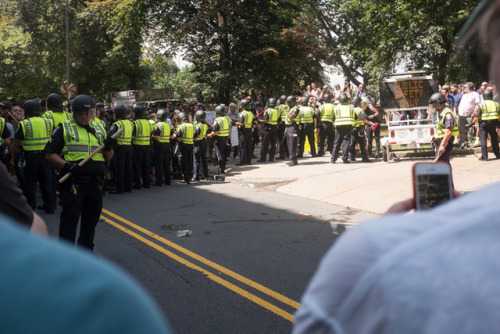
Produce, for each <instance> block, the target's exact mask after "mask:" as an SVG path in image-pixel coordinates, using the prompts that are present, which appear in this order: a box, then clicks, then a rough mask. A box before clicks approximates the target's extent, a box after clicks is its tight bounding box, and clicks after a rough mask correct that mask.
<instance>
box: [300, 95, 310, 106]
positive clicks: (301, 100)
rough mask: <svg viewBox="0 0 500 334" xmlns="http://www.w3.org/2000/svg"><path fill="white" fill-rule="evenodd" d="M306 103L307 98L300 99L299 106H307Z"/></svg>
mask: <svg viewBox="0 0 500 334" xmlns="http://www.w3.org/2000/svg"><path fill="white" fill-rule="evenodd" d="M308 103H309V97H307V96H305V97H303V98H302V99H300V105H302V106H307V104H308Z"/></svg>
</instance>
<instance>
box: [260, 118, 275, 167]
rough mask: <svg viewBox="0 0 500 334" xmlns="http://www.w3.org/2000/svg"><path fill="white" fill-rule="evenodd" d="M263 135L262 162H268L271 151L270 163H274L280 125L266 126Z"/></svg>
mask: <svg viewBox="0 0 500 334" xmlns="http://www.w3.org/2000/svg"><path fill="white" fill-rule="evenodd" d="M265 127H266V129H265V131H264V134H263V135H262V148H261V149H260V160H261V161H266V158H267V152H268V151H269V161H274V156H275V154H276V141H277V139H278V125H271V124H266V125H265Z"/></svg>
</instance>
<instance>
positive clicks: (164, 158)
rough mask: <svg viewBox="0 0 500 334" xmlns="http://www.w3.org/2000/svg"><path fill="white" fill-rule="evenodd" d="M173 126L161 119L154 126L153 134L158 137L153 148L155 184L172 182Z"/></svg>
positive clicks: (160, 184)
mask: <svg viewBox="0 0 500 334" xmlns="http://www.w3.org/2000/svg"><path fill="white" fill-rule="evenodd" d="M171 135H172V127H171V126H170V124H168V122H166V121H160V122H158V123H156V124H155V126H154V128H153V136H158V137H159V138H158V139H155V140H153V149H154V155H155V170H156V175H155V183H154V185H155V186H159V187H161V186H162V184H163V183H165V184H166V185H168V186H169V185H170V184H171V182H172V181H171V180H172V175H171V171H170V151H171V148H170V136H171Z"/></svg>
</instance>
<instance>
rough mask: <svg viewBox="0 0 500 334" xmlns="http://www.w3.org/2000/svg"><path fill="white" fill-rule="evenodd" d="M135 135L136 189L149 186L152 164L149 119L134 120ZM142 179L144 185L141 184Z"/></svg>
mask: <svg viewBox="0 0 500 334" xmlns="http://www.w3.org/2000/svg"><path fill="white" fill-rule="evenodd" d="M134 128H135V135H134V138H133V139H132V161H133V170H134V186H133V188H134V189H141V187H144V188H149V187H150V185H151V182H150V176H149V175H150V172H149V168H150V164H151V152H150V150H151V132H152V128H151V124H150V123H149V121H148V120H147V119H143V118H141V119H137V120H135V121H134ZM141 179H142V186H141Z"/></svg>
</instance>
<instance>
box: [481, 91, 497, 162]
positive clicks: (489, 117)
mask: <svg viewBox="0 0 500 334" xmlns="http://www.w3.org/2000/svg"><path fill="white" fill-rule="evenodd" d="M499 110H500V105H499V104H498V102H497V101H493V100H484V101H483V102H481V103H480V104H479V106H478V109H477V111H476V114H475V117H480V121H479V138H480V139H481V160H488V146H487V143H488V135H489V136H490V138H491V149H492V150H493V154H495V157H496V158H497V159H498V158H500V152H499V149H498V133H497V124H498V113H499Z"/></svg>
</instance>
